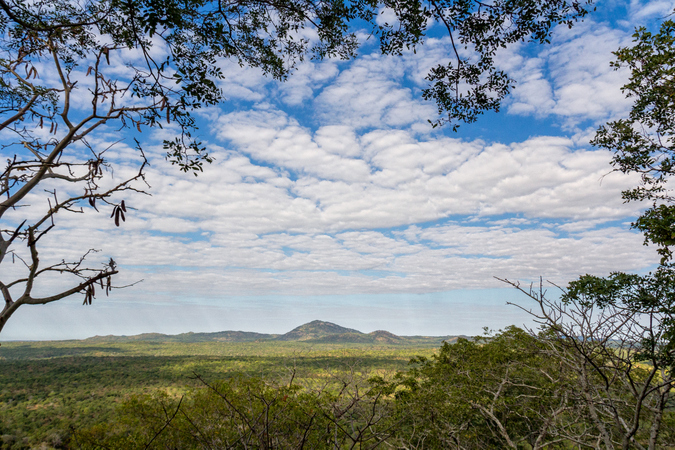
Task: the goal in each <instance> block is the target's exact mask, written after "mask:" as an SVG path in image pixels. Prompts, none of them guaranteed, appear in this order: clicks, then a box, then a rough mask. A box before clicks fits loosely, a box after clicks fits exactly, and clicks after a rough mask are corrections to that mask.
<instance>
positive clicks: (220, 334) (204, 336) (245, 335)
mask: <svg viewBox="0 0 675 450" xmlns="http://www.w3.org/2000/svg"><path fill="white" fill-rule="evenodd" d="M277 336H278V335H277V334H263V333H254V332H251V331H217V332H215V333H192V332H190V333H181V334H160V333H143V334H137V335H135V336H113V335H108V336H94V337H90V338H87V339H85V340H86V341H89V342H92V341H93V342H131V341H145V342H185V343H191V342H214V341H215V342H255V341H261V340H265V341H268V340H272V339H275V338H276V337H277Z"/></svg>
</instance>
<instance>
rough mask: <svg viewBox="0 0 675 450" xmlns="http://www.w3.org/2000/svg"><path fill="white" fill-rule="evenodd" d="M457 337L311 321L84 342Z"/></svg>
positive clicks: (434, 340) (435, 340)
mask: <svg viewBox="0 0 675 450" xmlns="http://www.w3.org/2000/svg"><path fill="white" fill-rule="evenodd" d="M457 337H458V336H397V335H395V334H393V333H390V332H388V331H384V330H377V331H373V332H372V333H362V332H361V331H359V330H354V329H352V328H345V327H342V326H340V325H336V324H334V323H331V322H325V321H322V320H314V321H312V322H309V323H306V324H304V325H300V326H299V327H296V328H294V329H292V330H291V331H289V332H288V333H285V334H281V335H278V334H264V333H254V332H250V331H218V332H215V333H192V332H190V333H182V334H175V335H168V334H160V333H144V334H138V335H135V336H113V335H108V336H94V337H90V338H87V339H85V341H87V342H134V341H136V342H184V343H195V342H263V341H264V342H270V341H285V342H305V343H317V344H320V343H321V344H326V343H333V344H341V343H342V344H380V345H414V344H425V345H426V344H431V345H440V344H441V342H443V341H447V342H452V341H454V340H456V339H457Z"/></svg>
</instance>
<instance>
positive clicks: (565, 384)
mask: <svg viewBox="0 0 675 450" xmlns="http://www.w3.org/2000/svg"><path fill="white" fill-rule="evenodd" d="M545 350H546V346H545V345H544V344H543V342H542V341H541V340H540V339H539V338H538V337H535V336H531V335H529V334H528V333H527V332H525V331H523V330H521V329H519V328H516V327H510V328H508V329H507V330H505V331H503V332H500V333H498V334H496V335H494V336H488V337H478V338H475V339H473V340H469V339H462V338H460V339H459V340H458V341H457V342H456V343H453V344H448V343H444V344H443V346H442V347H441V348H440V350H439V352H438V354H436V355H434V356H433V357H432V358H431V359H428V358H424V357H418V358H417V359H415V360H413V361H412V362H413V363H414V367H413V369H412V370H410V371H409V372H408V373H407V374H401V375H399V380H398V383H399V388H398V389H396V393H397V395H396V407H397V410H398V411H399V414H400V416H401V425H400V426H399V428H398V433H397V436H396V437H397V439H398V440H399V441H398V442H397V444H398V446H399V447H400V448H453V449H479V448H533V449H542V448H556V447H555V445H557V444H560V443H561V442H568V441H567V440H566V439H565V437H561V436H560V432H561V430H564V429H566V428H569V427H573V426H575V425H576V423H577V419H578V417H577V414H575V412H576V411H575V410H574V408H573V407H572V405H571V402H570V401H569V393H570V392H571V391H573V389H574V386H573V379H572V378H571V377H569V374H570V372H569V371H567V370H565V367H563V366H562V365H561V364H560V362H559V361H558V360H556V359H551V358H549V357H548V355H547V353H546V352H545ZM561 447H562V448H565V447H564V446H561Z"/></svg>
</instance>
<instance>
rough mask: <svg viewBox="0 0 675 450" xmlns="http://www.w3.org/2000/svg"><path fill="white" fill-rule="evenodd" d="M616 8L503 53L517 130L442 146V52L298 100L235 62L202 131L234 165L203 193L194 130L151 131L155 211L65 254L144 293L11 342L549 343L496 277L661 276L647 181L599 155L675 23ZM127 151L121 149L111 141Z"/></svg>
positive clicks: (215, 167)
mask: <svg viewBox="0 0 675 450" xmlns="http://www.w3.org/2000/svg"><path fill="white" fill-rule="evenodd" d="M597 8H598V11H597V12H595V13H592V14H590V15H589V16H588V18H587V19H586V20H585V21H584V22H583V23H580V24H578V25H577V26H576V27H574V28H573V29H571V30H568V29H567V28H566V27H561V28H559V29H556V30H555V32H554V35H553V40H552V43H551V45H547V46H533V45H527V44H522V45H519V46H515V47H512V48H509V49H506V50H504V51H503V52H502V53H500V54H499V55H498V56H497V63H498V65H499V67H500V68H503V69H504V70H507V71H508V72H509V73H510V74H511V75H512V76H513V77H514V78H515V79H516V81H517V86H516V89H515V90H514V92H513V94H512V95H511V96H510V97H508V99H507V100H506V102H505V103H504V105H503V110H502V111H501V112H500V113H499V114H488V115H486V116H484V117H482V118H481V119H480V120H479V121H478V122H477V123H474V124H470V125H462V126H461V127H460V129H459V132H457V133H453V132H452V130H451V129H450V128H449V127H446V128H443V129H440V130H439V129H435V130H434V129H432V128H431V127H430V126H429V124H428V122H427V120H428V119H434V118H435V117H436V115H435V105H433V104H431V103H429V102H425V101H424V100H422V98H421V96H420V91H421V89H423V88H424V87H425V80H424V75H425V74H426V72H427V70H428V69H429V67H430V66H431V65H432V64H433V63H434V62H435V61H439V60H444V59H446V58H447V57H448V54H449V47H448V46H449V42H448V39H447V38H445V37H442V35H441V34H440V33H439V35H438V37H437V38H435V39H430V40H429V42H427V44H426V45H425V46H423V47H421V48H419V49H418V50H417V54H412V53H406V54H404V55H403V56H401V57H383V56H381V55H379V54H378V51H377V48H376V47H375V46H374V44H371V43H368V42H367V43H366V45H364V47H363V48H362V50H361V54H360V57H359V58H357V59H356V60H354V61H333V60H327V61H322V62H312V61H308V62H304V63H302V64H300V65H299V66H298V69H297V71H296V72H295V73H294V74H293V75H292V76H291V77H290V78H289V80H288V81H286V82H284V83H279V82H275V81H272V80H270V79H267V78H265V77H264V76H263V75H262V74H261V73H260V72H259V71H257V70H255V69H242V68H240V67H239V66H238V65H236V64H234V63H231V62H228V61H224V62H223V63H222V68H223V71H224V73H225V75H226V78H225V80H224V82H223V86H222V87H223V89H224V92H225V95H226V97H227V100H226V101H225V102H223V104H222V105H220V106H219V107H214V108H209V109H206V110H204V111H202V112H200V114H199V117H200V124H201V130H200V131H201V136H200V137H201V139H202V140H203V142H204V143H206V144H207V145H208V147H209V149H210V151H211V153H212V155H213V156H215V158H216V160H215V162H214V163H213V164H211V165H209V166H207V167H205V170H204V173H203V174H201V175H200V176H199V177H197V178H195V177H193V176H192V175H189V174H183V173H181V172H179V171H178V170H176V168H175V167H171V166H170V165H169V164H168V163H167V162H166V161H164V160H163V158H162V152H161V140H162V139H163V138H166V137H167V136H171V132H172V130H171V129H170V128H169V129H164V130H154V131H152V132H150V133H148V132H145V133H143V134H142V135H140V137H139V139H140V138H142V139H143V144H144V146H145V148H146V149H148V150H149V151H148V155H150V163H151V165H150V167H149V169H148V174H147V180H148V182H149V184H150V185H151V188H150V189H149V190H148V192H149V193H150V194H151V196H145V195H141V194H138V195H131V196H129V195H128V196H127V197H126V203H127V205H129V206H130V207H133V208H135V210H134V211H132V212H130V213H129V214H128V217H127V221H126V223H125V224H123V226H121V227H120V228H119V229H117V228H114V227H112V226H111V222H110V220H109V218H108V217H107V216H106V214H105V213H101V214H97V213H95V212H94V211H86V213H85V214H82V215H79V214H78V215H71V216H63V217H61V218H60V219H59V221H58V227H57V228H56V229H55V230H54V231H52V232H51V233H50V235H49V236H48V238H49V240H47V239H45V243H44V244H43V245H44V247H43V250H42V252H43V259H50V258H51V259H52V260H60V259H61V258H64V257H76V255H79V254H80V253H81V252H82V251H83V250H86V249H87V248H96V249H100V250H101V252H100V253H99V254H98V255H97V257H99V258H101V259H106V258H108V257H110V256H112V257H114V258H115V260H116V261H117V262H118V263H119V264H120V267H121V269H122V274H121V275H120V276H119V278H118V280H119V283H121V284H126V283H133V282H135V281H138V280H141V279H142V280H143V282H142V283H139V284H136V285H135V286H133V287H130V288H126V289H122V290H116V291H115V292H114V293H113V295H111V296H110V297H107V298H106V297H104V296H99V297H98V298H97V299H96V300H95V301H94V305H93V306H91V307H83V306H82V305H81V302H82V299H81V298H80V297H79V296H78V297H73V298H71V299H68V300H65V301H61V302H57V303H54V304H50V305H47V306H40V307H30V306H26V307H23V308H21V309H19V311H18V312H17V313H16V314H15V315H14V316H13V317H12V318H11V319H10V321H9V323H8V325H7V326H6V328H5V329H4V331H3V335H2V339H64V338H81V337H88V336H92V335H95V334H99V335H105V334H137V333H142V332H162V333H171V334H174V333H180V332H187V331H195V332H197V331H219V330H227V329H238V330H247V331H258V332H274V333H283V332H286V331H288V330H290V329H292V328H294V327H295V326H297V325H300V324H302V323H304V322H307V321H310V320H313V319H321V320H327V321H331V322H336V323H338V324H340V325H343V326H347V327H351V328H357V329H360V330H362V331H366V332H368V331H373V330H376V329H387V330H389V331H392V332H394V333H398V334H427V335H446V334H477V333H480V332H481V329H482V327H484V326H488V327H491V328H500V327H504V326H507V325H510V324H518V325H522V324H524V323H528V318H527V316H526V315H525V314H523V313H522V312H521V311H519V310H518V309H516V308H514V307H510V306H506V305H505V303H506V302H507V301H518V302H520V303H521V304H523V305H525V306H527V305H528V303H527V299H526V298H524V297H523V296H522V295H517V292H515V291H514V290H512V289H507V288H505V287H504V286H503V284H501V283H500V282H498V281H497V280H495V279H494V277H495V276H498V277H500V278H509V279H512V280H521V281H522V282H524V283H529V282H531V281H533V280H537V279H538V277H539V276H543V277H544V278H545V279H548V280H551V281H553V282H555V283H557V284H560V285H564V284H565V283H566V282H568V281H571V280H572V279H574V278H576V277H577V276H579V275H581V274H585V273H592V274H596V275H607V274H608V273H610V272H611V271H615V270H622V271H638V272H644V271H647V270H649V268H650V267H653V265H654V263H655V262H657V258H656V256H655V252H654V251H653V249H652V248H648V247H644V246H643V245H642V237H641V235H639V234H637V233H635V232H634V231H632V230H630V229H629V224H630V222H631V220H632V219H633V218H634V217H635V216H636V215H637V214H638V213H639V210H640V207H641V206H640V205H638V204H624V203H623V202H622V200H621V196H620V192H621V190H622V189H625V188H627V187H630V186H632V185H634V184H635V183H636V182H637V180H636V179H635V178H634V177H629V176H624V175H621V174H618V173H613V172H611V167H610V165H609V161H610V158H611V155H610V154H609V153H608V152H605V151H602V150H597V149H594V148H592V147H591V146H590V145H589V144H588V142H589V140H590V139H591V138H592V136H593V134H594V131H595V130H596V129H597V127H598V126H599V125H600V124H602V123H605V122H606V121H608V120H612V119H616V118H619V117H621V116H623V115H625V114H626V113H627V111H628V110H629V108H630V102H629V101H627V100H626V99H625V98H624V97H623V95H622V94H621V91H620V87H621V85H622V84H624V83H625V81H626V79H627V73H626V72H625V71H614V70H613V69H612V68H611V67H610V66H609V63H610V61H611V60H612V54H611V52H612V51H615V50H616V49H617V48H619V47H620V46H626V45H629V44H630V42H631V34H632V33H633V30H634V28H635V27H636V26H640V25H644V26H647V27H650V28H654V27H655V26H656V25H658V23H659V22H660V21H661V19H662V18H663V17H664V16H666V15H668V14H669V13H670V12H671V11H672V10H673V9H674V8H675V2H670V1H651V2H645V1H642V2H641V1H631V2H619V1H605V2H598V3H597ZM382 17H386V12H385V13H384V14H383V15H382ZM82 102H83V104H84V103H86V99H84V98H83V99H82ZM118 138H119V135H118V134H117V133H115V132H114V130H113V129H109V130H107V131H105V132H103V133H101V134H99V135H97V136H96V138H95V139H92V140H91V142H93V143H94V145H99V146H107V145H109V144H110V143H112V142H113V141H115V140H117V139H118ZM132 147H133V141H132V140H131V139H130V137H128V138H127V139H126V140H125V141H123V142H121V143H119V144H117V145H116V146H114V147H113V148H112V149H111V150H110V151H109V153H108V157H109V158H110V159H111V161H112V162H113V163H114V164H115V172H114V173H110V176H111V177H113V178H114V177H118V179H121V177H124V176H125V175H128V174H130V173H133V172H134V171H135V170H137V167H138V164H139V161H138V158H137V155H136V154H135V152H134V150H133V148H132ZM3 156H6V155H3ZM40 201H42V202H43V203H44V199H42V200H40V198H38V196H37V194H36V197H35V198H34V199H33V203H34V204H38V203H39V202H40ZM33 203H32V204H33ZM59 282H60V281H56V282H55V283H56V285H58V283H59ZM56 285H55V284H45V285H43V286H41V287H40V289H42V290H43V291H45V292H48V291H49V290H50V289H54V288H55V286H56ZM553 295H555V294H553Z"/></svg>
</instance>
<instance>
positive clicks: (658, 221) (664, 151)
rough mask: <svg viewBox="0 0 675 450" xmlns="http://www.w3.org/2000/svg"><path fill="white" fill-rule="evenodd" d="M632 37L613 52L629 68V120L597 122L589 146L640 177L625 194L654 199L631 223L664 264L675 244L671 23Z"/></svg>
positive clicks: (674, 47) (674, 40) (674, 42)
mask: <svg viewBox="0 0 675 450" xmlns="http://www.w3.org/2000/svg"><path fill="white" fill-rule="evenodd" d="M633 37H634V42H635V45H633V46H632V47H626V48H621V49H619V50H618V51H617V52H615V55H616V56H617V60H616V61H615V62H614V63H613V66H614V67H615V68H616V69H619V68H621V67H628V68H629V69H630V70H631V77H630V80H629V82H628V83H627V84H626V85H624V86H623V88H622V90H623V92H624V93H625V94H626V97H628V98H634V99H635V103H634V104H633V107H632V109H631V111H630V114H629V116H628V118H626V119H620V120H617V121H613V122H609V123H608V124H606V125H603V126H601V127H600V129H599V130H598V132H597V134H596V136H595V138H594V139H593V141H592V144H593V145H595V146H598V147H601V148H606V149H608V150H611V151H612V152H614V158H613V160H612V165H613V166H614V167H615V168H616V170H619V171H621V172H623V173H638V174H640V175H641V184H640V185H639V186H637V187H635V188H633V189H629V190H626V191H624V192H623V198H624V199H625V200H626V201H645V200H646V201H651V202H652V206H651V207H650V208H648V209H647V210H646V211H645V212H644V213H643V214H642V215H641V216H640V217H639V218H638V219H637V221H636V222H635V223H634V224H633V226H634V227H635V228H637V229H639V230H640V231H642V232H643V233H644V235H645V244H646V243H649V242H651V243H653V244H656V245H657V246H659V249H658V252H659V253H660V254H661V256H662V259H661V263H662V264H664V263H666V262H667V261H669V260H670V259H671V258H672V251H671V250H670V247H671V246H672V245H674V244H675V206H674V205H672V204H670V203H671V202H672V200H673V197H672V195H671V194H670V193H669V191H668V190H667V189H666V183H667V182H668V180H669V179H670V178H671V177H672V176H673V175H674V174H675V159H673V158H674V157H675V142H673V137H674V136H675V22H673V21H672V20H666V21H665V22H663V24H662V25H661V27H660V30H659V32H658V33H656V34H653V33H651V32H649V31H647V30H646V29H645V28H639V29H637V30H636V32H635V34H634V35H633Z"/></svg>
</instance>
